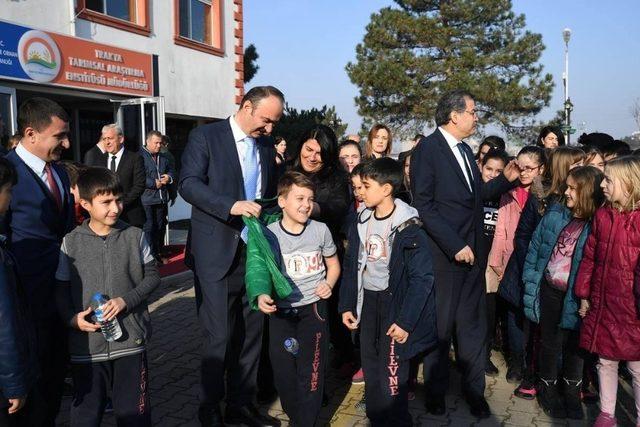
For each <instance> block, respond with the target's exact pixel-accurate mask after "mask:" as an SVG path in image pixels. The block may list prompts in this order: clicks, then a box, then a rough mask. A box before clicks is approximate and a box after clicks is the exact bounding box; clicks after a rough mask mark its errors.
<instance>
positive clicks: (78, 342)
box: [56, 168, 160, 426]
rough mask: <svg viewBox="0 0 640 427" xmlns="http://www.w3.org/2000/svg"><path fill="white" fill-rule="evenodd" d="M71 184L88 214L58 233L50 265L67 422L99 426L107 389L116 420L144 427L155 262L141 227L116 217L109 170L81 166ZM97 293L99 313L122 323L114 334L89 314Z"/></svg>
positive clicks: (118, 195)
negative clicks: (61, 338)
mask: <svg viewBox="0 0 640 427" xmlns="http://www.w3.org/2000/svg"><path fill="white" fill-rule="evenodd" d="M78 190H79V193H80V204H81V206H82V207H83V208H84V209H85V210H86V211H87V212H88V213H89V216H90V218H89V219H88V220H85V221H84V222H83V223H82V224H81V225H79V226H78V227H76V228H75V229H74V230H73V231H72V232H70V233H69V234H67V235H66V236H65V238H64V240H63V242H62V247H61V251H60V262H59V265H58V271H57V272H56V280H57V281H58V289H57V294H56V298H57V304H58V308H59V310H60V313H61V316H62V319H63V320H64V321H66V322H67V324H68V325H69V328H70V329H69V355H70V359H71V370H72V376H73V384H74V400H73V404H72V406H71V425H72V426H74V425H78V424H79V423H82V424H83V425H85V424H86V425H100V422H101V419H102V414H103V412H104V407H105V405H106V402H107V395H108V394H111V396H112V402H113V409H114V414H115V416H116V420H117V423H118V425H136V426H150V425H151V412H150V410H151V408H150V406H149V396H148V394H147V388H148V387H147V385H148V379H147V357H146V347H145V346H146V343H147V341H148V339H149V337H150V335H151V325H150V322H149V312H148V310H147V303H146V300H147V298H148V297H149V295H150V294H151V292H153V290H154V289H155V288H156V287H157V286H158V285H159V283H160V276H159V273H158V269H157V266H156V264H155V261H154V259H153V256H152V255H151V249H150V248H149V245H148V244H147V242H146V241H145V239H144V234H143V232H142V230H140V229H139V228H136V227H133V226H130V225H129V224H127V223H125V222H123V221H120V220H119V217H120V214H121V213H122V186H121V184H120V182H119V180H118V177H117V176H116V175H115V174H114V173H113V172H111V171H109V170H108V169H105V168H89V169H88V170H86V171H85V172H83V173H82V175H80V177H79V179H78ZM98 292H99V293H101V294H103V295H105V296H106V298H107V299H108V302H107V303H105V304H104V306H103V307H102V311H103V318H104V319H105V320H111V319H113V318H114V317H115V318H117V319H118V322H119V324H120V327H121V329H122V336H121V337H120V338H118V339H116V340H115V341H111V342H108V341H106V340H105V338H104V337H103V335H102V334H101V333H100V326H99V325H98V324H97V323H94V322H95V320H92V319H91V315H92V312H93V309H92V308H91V299H92V297H93V295H94V294H95V293H98Z"/></svg>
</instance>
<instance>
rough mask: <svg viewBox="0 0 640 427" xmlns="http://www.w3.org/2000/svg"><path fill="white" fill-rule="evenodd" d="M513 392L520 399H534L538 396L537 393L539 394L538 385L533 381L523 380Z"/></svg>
mask: <svg viewBox="0 0 640 427" xmlns="http://www.w3.org/2000/svg"><path fill="white" fill-rule="evenodd" d="M513 394H514V396H516V397H519V398H520V399H524V400H534V399H535V398H536V395H537V394H538V391H537V390H536V386H535V385H534V384H533V383H532V382H530V381H528V380H523V381H522V382H521V383H520V385H519V386H518V388H516V389H515V391H514V392H513Z"/></svg>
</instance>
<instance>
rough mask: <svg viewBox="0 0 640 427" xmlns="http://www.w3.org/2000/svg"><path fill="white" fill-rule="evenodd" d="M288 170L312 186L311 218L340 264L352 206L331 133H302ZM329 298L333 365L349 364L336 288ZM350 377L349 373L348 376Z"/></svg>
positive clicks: (316, 128)
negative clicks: (326, 234)
mask: <svg viewBox="0 0 640 427" xmlns="http://www.w3.org/2000/svg"><path fill="white" fill-rule="evenodd" d="M291 169H292V170H294V171H296V172H301V173H303V174H304V175H306V176H307V177H309V178H310V179H311V181H312V182H313V184H314V186H315V192H314V202H313V209H312V211H311V218H313V219H315V220H316V221H320V222H324V223H325V224H326V225H327V226H328V227H329V231H330V232H331V236H332V237H333V241H334V243H335V244H336V247H337V249H338V257H339V259H340V262H342V257H343V254H344V247H343V245H342V241H343V238H342V236H340V231H341V228H342V226H343V224H344V222H345V220H346V218H347V217H348V215H349V210H350V209H351V207H352V205H353V198H352V191H351V181H350V180H349V174H348V173H347V172H346V171H345V170H344V168H343V167H342V166H340V162H339V160H338V141H337V138H336V135H335V133H334V132H333V130H331V128H330V127H328V126H325V125H314V126H313V127H311V128H310V129H308V130H307V131H305V132H304V133H303V134H302V137H301V138H300V144H299V145H298V147H297V150H296V153H295V155H294V157H293V162H292V165H291ZM336 286H340V285H339V284H338V285H336ZM333 295H334V296H332V297H331V298H330V299H329V316H328V317H329V331H330V333H331V343H332V344H333V346H334V348H335V350H336V356H335V361H334V364H335V365H337V366H342V365H344V364H347V363H352V362H353V344H352V343H351V337H350V335H349V332H348V331H347V329H346V328H344V327H343V325H342V322H341V319H340V316H339V315H338V305H337V295H338V290H337V288H336V290H334V292H333ZM352 374H353V371H351V372H350V373H349V375H352Z"/></svg>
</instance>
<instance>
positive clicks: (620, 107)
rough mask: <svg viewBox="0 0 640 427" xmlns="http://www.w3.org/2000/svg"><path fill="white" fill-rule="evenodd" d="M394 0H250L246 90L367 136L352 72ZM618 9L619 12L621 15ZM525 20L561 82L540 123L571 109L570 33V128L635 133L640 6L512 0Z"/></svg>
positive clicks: (629, 1)
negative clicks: (268, 92) (262, 90)
mask: <svg viewBox="0 0 640 427" xmlns="http://www.w3.org/2000/svg"><path fill="white" fill-rule="evenodd" d="M394 4H395V3H394V2H393V1H391V0H322V1H317V0H275V1H265V0H245V1H244V2H243V8H244V32H245V37H244V41H245V46H247V45H248V44H249V43H253V44H254V45H255V46H256V48H257V51H258V54H259V55H260V58H259V59H258V65H259V66H260V69H259V70H258V73H257V75H256V77H254V79H253V80H252V81H251V82H250V83H249V84H248V86H247V87H251V86H255V85H263V84H272V85H275V86H277V87H278V88H280V89H281V90H282V91H283V92H284V94H285V96H286V98H287V102H288V103H289V105H290V106H292V107H295V108H299V109H300V108H304V109H307V108H311V107H321V106H322V105H325V104H327V105H335V107H336V110H337V112H338V116H339V117H341V118H342V119H343V121H345V122H346V123H348V124H349V128H348V132H357V131H358V130H359V129H360V123H361V119H360V117H359V115H358V111H357V107H356V105H355V102H354V97H355V96H356V95H357V94H358V88H357V87H356V86H355V85H353V84H352V83H351V81H350V80H349V77H348V76H347V73H346V71H345V65H346V64H347V63H348V62H349V61H354V60H355V47H356V45H357V44H358V43H360V42H361V41H362V38H363V36H364V34H365V27H366V25H367V24H368V23H369V21H370V16H371V14H372V13H375V12H377V11H378V10H380V9H381V8H383V7H386V6H390V5H394ZM614 6H615V7H614ZM513 10H514V12H516V13H522V14H524V15H525V17H526V29H527V30H529V31H532V32H536V33H540V34H542V39H543V43H544V44H545V46H546V49H545V50H544V53H543V54H542V57H541V58H540V61H539V62H540V63H542V65H543V66H544V72H545V73H550V74H552V75H553V77H554V82H555V88H554V91H553V96H552V99H551V103H550V105H549V107H548V108H546V109H544V110H542V111H541V112H540V114H539V115H538V116H537V118H538V119H539V120H548V119H551V118H552V117H553V116H554V115H555V112H556V111H557V110H559V109H561V108H562V104H563V101H564V95H563V86H562V72H563V70H564V41H563V39H562V30H563V29H564V28H566V27H568V28H570V29H571V30H572V36H571V40H570V42H569V95H570V98H571V100H572V102H573V104H574V111H573V113H572V124H573V126H574V127H576V128H577V130H578V135H579V134H581V133H582V132H584V131H586V132H595V131H600V132H606V133H609V134H611V135H613V136H614V137H616V138H621V137H624V136H627V135H630V134H631V133H632V132H634V131H637V130H638V129H637V125H636V123H635V121H634V120H633V117H632V115H631V112H630V108H631V106H632V105H633V103H634V101H636V100H640V25H639V21H638V17H639V16H640V1H638V0H616V1H615V2H605V1H602V0H513Z"/></svg>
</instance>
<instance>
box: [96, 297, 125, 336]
mask: <svg viewBox="0 0 640 427" xmlns="http://www.w3.org/2000/svg"><path fill="white" fill-rule="evenodd" d="M107 301H109V300H108V299H107V298H105V296H104V295H102V294H101V293H100V292H96V293H95V294H94V295H93V297H92V298H91V307H92V308H93V312H94V313H95V315H96V321H97V322H98V323H99V324H100V330H101V331H102V335H103V336H104V339H105V340H107V341H115V340H117V339H118V338H120V337H121V336H122V328H120V322H118V319H117V318H116V317H114V318H113V319H111V320H104V319H103V318H102V308H103V307H104V305H105V304H106V302H107Z"/></svg>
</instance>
